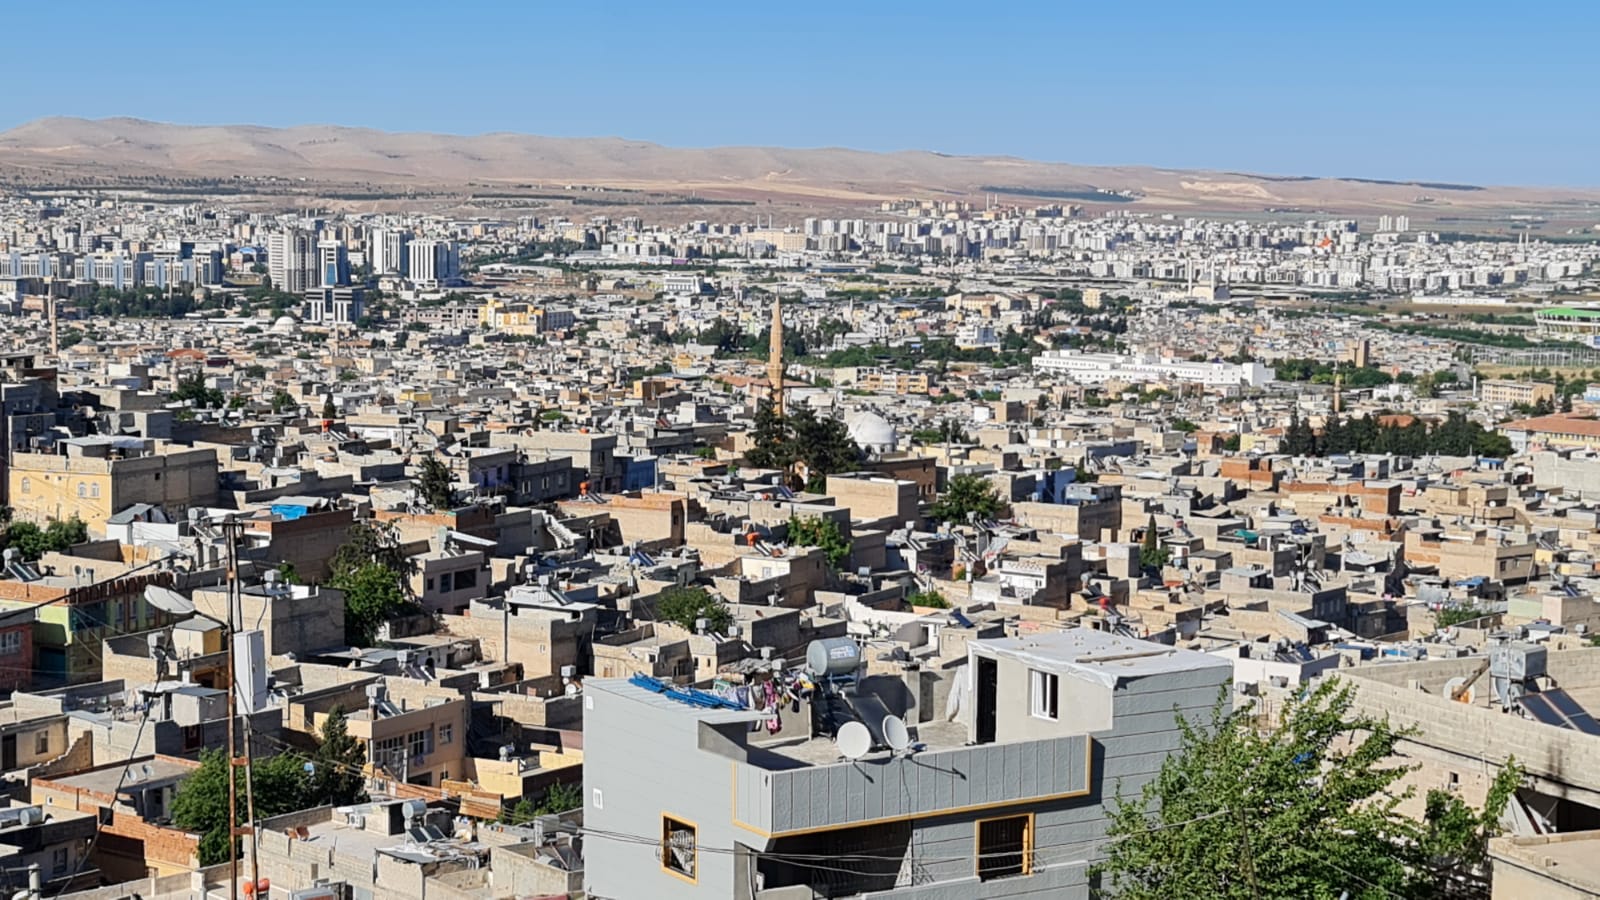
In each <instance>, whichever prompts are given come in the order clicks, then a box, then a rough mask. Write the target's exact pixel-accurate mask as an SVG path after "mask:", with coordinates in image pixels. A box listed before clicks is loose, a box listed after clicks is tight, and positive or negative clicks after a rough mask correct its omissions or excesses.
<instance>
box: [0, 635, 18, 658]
mask: <svg viewBox="0 0 1600 900" xmlns="http://www.w3.org/2000/svg"><path fill="white" fill-rule="evenodd" d="M21 652H22V632H20V631H8V632H6V633H4V634H0V656H16V655H17V654H18V653H21Z"/></svg>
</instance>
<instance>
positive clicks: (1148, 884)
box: [1095, 679, 1522, 900]
mask: <svg viewBox="0 0 1600 900" xmlns="http://www.w3.org/2000/svg"><path fill="white" fill-rule="evenodd" d="M1225 702H1226V701H1225V700H1222V701H1219V703H1218V705H1217V707H1216V708H1215V709H1214V710H1213V711H1212V716H1211V721H1210V722H1194V721H1190V720H1188V719H1186V718H1182V717H1180V718H1179V721H1178V726H1179V732H1180V734H1181V746H1180V748H1179V750H1178V752H1176V753H1174V754H1172V755H1171V756H1169V757H1167V759H1166V761H1165V762H1164V763H1163V764H1162V767H1161V771H1160V773H1159V774H1158V775H1157V776H1156V777H1155V779H1154V780H1152V781H1151V782H1150V783H1148V784H1147V785H1145V787H1144V788H1143V790H1142V791H1141V792H1140V793H1139V795H1138V796H1135V797H1119V798H1118V799H1117V801H1116V803H1115V805H1114V806H1113V807H1112V810H1111V814H1110V821H1111V825H1110V828H1109V829H1108V830H1107V838H1108V839H1109V840H1110V843H1109V850H1108V857H1107V859H1106V860H1105V861H1104V862H1103V863H1101V864H1099V865H1098V866H1096V867H1095V871H1096V873H1097V874H1098V875H1099V876H1100V877H1101V878H1102V879H1103V884H1104V885H1105V887H1106V888H1107V891H1108V893H1111V894H1113V895H1115V896H1117V897H1119V898H1130V900H1156V898H1171V897H1208V898H1209V897H1217V898H1238V900H1256V898H1262V897H1275V898H1276V897H1281V898H1298V897H1317V898H1334V897H1339V896H1341V895H1342V894H1344V892H1346V891H1348V892H1349V896H1350V897H1352V898H1359V900H1380V898H1383V900H1388V898H1393V897H1401V898H1412V897H1415V898H1424V897H1436V896H1441V895H1444V894H1445V890H1444V888H1445V886H1446V885H1448V886H1450V887H1452V888H1459V887H1462V886H1464V885H1481V886H1483V888H1484V889H1483V890H1481V891H1478V892H1473V893H1468V894H1466V896H1473V895H1477V896H1487V891H1486V882H1484V881H1483V879H1482V875H1483V873H1482V870H1483V848H1484V846H1485V842H1486V841H1487V839H1488V837H1489V836H1490V835H1491V834H1493V832H1494V827H1495V822H1496V821H1497V820H1498V818H1499V815H1500V811H1501V809H1502V808H1503V807H1504V804H1505V802H1506V800H1507V799H1508V798H1509V797H1510V795H1511V793H1512V791H1514V790H1515V788H1516V787H1517V785H1518V784H1519V783H1520V782H1521V780H1522V772H1521V769H1520V768H1519V767H1517V766H1516V765H1515V764H1514V763H1512V764H1509V765H1507V767H1506V768H1505V769H1503V770H1502V771H1501V773H1500V774H1499V776H1498V777H1497V778H1496V779H1495V784H1494V787H1493V789H1492V790H1491V791H1490V794H1489V803H1488V804H1486V806H1485V808H1484V809H1483V810H1482V811H1481V812H1474V811H1472V810H1471V809H1470V808H1469V807H1466V806H1465V804H1463V803H1461V801H1460V800H1459V799H1458V798H1456V797H1455V796H1454V795H1452V794H1449V793H1448V792H1444V791H1437V792H1432V793H1430V794H1429V795H1428V797H1427V801H1428V802H1427V813H1426V815H1425V817H1424V818H1423V819H1422V820H1420V821H1418V820H1413V819H1409V818H1407V817H1405V816H1403V815H1401V814H1400V813H1399V811H1398V808H1399V806H1400V804H1401V803H1402V802H1404V800H1405V799H1407V798H1408V797H1409V796H1410V791H1409V790H1401V789H1400V788H1399V785H1400V781H1401V779H1402V778H1403V777H1404V776H1405V775H1406V773H1407V771H1408V768H1407V767H1405V766H1402V765H1394V764H1392V763H1391V762H1390V760H1392V759H1393V758H1394V754H1395V750H1396V746H1397V744H1398V743H1399V741H1400V740H1401V739H1402V738H1403V737H1405V734H1406V733H1405V732H1403V731H1398V730H1396V729H1395V728H1393V727H1392V726H1390V724H1389V723H1388V721H1387V720H1383V719H1376V718H1372V717H1369V716H1360V715H1353V714H1352V712H1351V710H1352V707H1353V704H1354V689H1353V687H1352V686H1351V685H1350V684H1349V683H1348V682H1345V681H1341V680H1339V679H1329V680H1326V681H1324V682H1323V683H1322V684H1320V685H1319V686H1317V687H1316V688H1314V689H1312V690H1311V691H1310V692H1309V693H1307V694H1305V695H1303V696H1301V697H1298V698H1294V699H1291V700H1290V701H1288V703H1287V704H1286V705H1285V707H1284V709H1283V716H1282V724H1281V725H1280V726H1279V727H1278V728H1277V729H1276V730H1274V731H1270V732H1269V731H1263V730H1261V729H1260V728H1258V727H1257V722H1256V715H1255V710H1253V709H1250V708H1244V709H1241V710H1238V711H1234V712H1225V711H1224V707H1223V704H1224V703H1225ZM1452 895H1455V896H1459V895H1460V894H1452Z"/></svg>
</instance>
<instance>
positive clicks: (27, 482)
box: [22, 478, 33, 494]
mask: <svg viewBox="0 0 1600 900" xmlns="http://www.w3.org/2000/svg"><path fill="white" fill-rule="evenodd" d="M32 491H33V479H31V478H24V479H22V492H23V493H24V494H27V493H31V492H32Z"/></svg>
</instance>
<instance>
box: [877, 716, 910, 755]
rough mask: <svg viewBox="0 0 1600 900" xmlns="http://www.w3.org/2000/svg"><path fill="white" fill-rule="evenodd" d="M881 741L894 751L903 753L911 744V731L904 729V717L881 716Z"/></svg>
mask: <svg viewBox="0 0 1600 900" xmlns="http://www.w3.org/2000/svg"><path fill="white" fill-rule="evenodd" d="M883 742H884V743H886V744H888V745H889V749H890V750H893V751H894V752H896V753H904V752H905V749H906V748H907V747H909V746H911V732H910V731H908V730H906V723H905V720H904V719H902V718H900V717H899V716H884V717H883Z"/></svg>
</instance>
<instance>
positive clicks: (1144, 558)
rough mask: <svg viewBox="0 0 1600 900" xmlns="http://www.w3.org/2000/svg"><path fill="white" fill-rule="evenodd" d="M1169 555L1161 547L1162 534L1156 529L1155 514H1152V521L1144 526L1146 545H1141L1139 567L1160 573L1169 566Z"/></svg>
mask: <svg viewBox="0 0 1600 900" xmlns="http://www.w3.org/2000/svg"><path fill="white" fill-rule="evenodd" d="M1168 556H1169V554H1168V553H1167V550H1166V548H1164V547H1162V546H1161V534H1160V531H1159V529H1157V527H1156V516H1155V513H1151V514H1150V521H1149V522H1148V523H1146V524H1145V526H1144V543H1142V544H1140V545H1139V565H1140V566H1142V567H1144V568H1146V569H1154V570H1156V571H1160V569H1161V567H1162V566H1165V565H1166V564H1167V558H1168Z"/></svg>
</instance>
